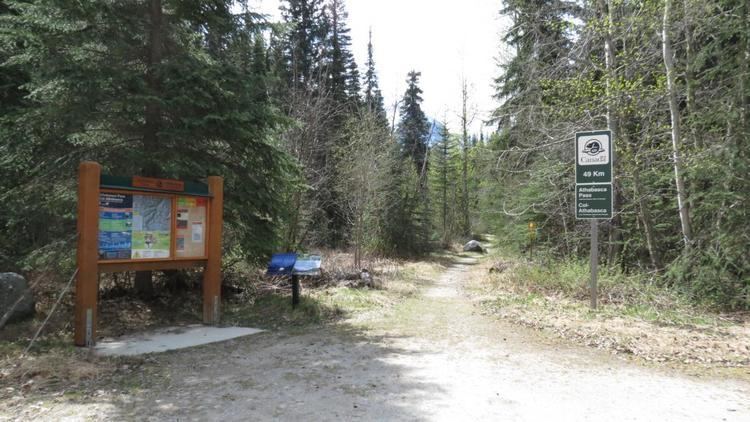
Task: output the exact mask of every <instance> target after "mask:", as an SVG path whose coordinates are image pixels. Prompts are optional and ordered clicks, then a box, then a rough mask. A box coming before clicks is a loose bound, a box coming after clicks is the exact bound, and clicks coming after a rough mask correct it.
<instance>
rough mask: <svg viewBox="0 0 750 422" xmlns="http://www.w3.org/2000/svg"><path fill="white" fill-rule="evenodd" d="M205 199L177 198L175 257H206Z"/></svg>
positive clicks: (206, 202)
mask: <svg viewBox="0 0 750 422" xmlns="http://www.w3.org/2000/svg"><path fill="white" fill-rule="evenodd" d="M207 205H208V201H207V200H206V198H194V197H177V218H176V225H177V227H176V230H177V233H176V238H175V250H176V255H177V256H178V257H180V258H199V257H203V256H205V255H206V230H207V227H206V207H207Z"/></svg>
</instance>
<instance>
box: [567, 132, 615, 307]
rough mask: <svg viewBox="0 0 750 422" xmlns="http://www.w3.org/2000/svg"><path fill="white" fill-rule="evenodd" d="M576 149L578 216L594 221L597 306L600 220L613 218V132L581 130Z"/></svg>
mask: <svg viewBox="0 0 750 422" xmlns="http://www.w3.org/2000/svg"><path fill="white" fill-rule="evenodd" d="M575 148H576V190H575V209H576V211H575V212H576V218H577V219H583V220H591V283H590V286H589V289H590V293H591V307H592V308H594V309H596V306H597V297H598V295H599V293H598V291H597V277H598V270H599V220H600V219H602V220H608V219H611V218H612V211H613V208H614V205H613V197H614V195H613V192H612V179H613V176H612V164H613V159H612V157H613V154H612V150H613V148H614V142H613V140H612V131H610V130H598V131H592V132H578V133H576V139H575Z"/></svg>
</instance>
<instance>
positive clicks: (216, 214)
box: [203, 176, 224, 324]
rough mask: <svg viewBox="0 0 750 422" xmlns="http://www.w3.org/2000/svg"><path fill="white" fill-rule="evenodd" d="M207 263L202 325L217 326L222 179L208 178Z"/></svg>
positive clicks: (222, 220)
mask: <svg viewBox="0 0 750 422" xmlns="http://www.w3.org/2000/svg"><path fill="white" fill-rule="evenodd" d="M208 191H209V193H211V201H210V205H209V207H210V208H209V214H208V216H209V217H208V224H209V227H208V261H207V262H206V268H205V269H204V271H203V323H204V324H218V323H219V315H220V312H221V229H222V226H223V224H224V218H223V212H224V179H223V178H221V177H219V176H209V177H208Z"/></svg>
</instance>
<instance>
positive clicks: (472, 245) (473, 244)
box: [464, 240, 484, 252]
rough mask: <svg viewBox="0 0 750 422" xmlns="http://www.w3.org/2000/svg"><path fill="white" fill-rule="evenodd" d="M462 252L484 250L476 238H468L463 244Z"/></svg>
mask: <svg viewBox="0 0 750 422" xmlns="http://www.w3.org/2000/svg"><path fill="white" fill-rule="evenodd" d="M464 252H484V248H483V247H482V244H481V243H479V242H477V241H476V240H470V241H469V242H468V243H466V244H465V245H464Z"/></svg>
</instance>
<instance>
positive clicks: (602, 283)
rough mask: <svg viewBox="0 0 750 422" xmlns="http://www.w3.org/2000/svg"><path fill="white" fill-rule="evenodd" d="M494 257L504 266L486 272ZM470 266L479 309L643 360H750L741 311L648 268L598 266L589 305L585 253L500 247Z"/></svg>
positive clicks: (749, 332)
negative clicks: (720, 309)
mask: <svg viewBox="0 0 750 422" xmlns="http://www.w3.org/2000/svg"><path fill="white" fill-rule="evenodd" d="M497 261H501V262H502V263H503V264H504V265H502V267H504V268H505V270H504V271H501V272H499V273H498V272H494V273H489V272H488V270H489V268H490V267H491V266H492V265H493V264H494V263H496V262H497ZM474 271H475V272H474V277H473V282H472V290H473V291H474V294H475V295H476V296H478V297H479V301H480V303H481V305H482V307H483V309H484V311H485V312H486V313H489V314H495V315H498V316H500V317H502V318H505V319H507V320H510V321H512V322H514V323H517V324H521V325H525V326H529V327H532V328H535V329H540V330H544V331H546V332H550V333H553V334H555V335H556V336H559V337H563V338H566V339H568V340H571V341H574V342H577V343H582V344H585V345H588V346H593V347H598V348H605V349H610V350H612V351H613V352H614V353H623V354H629V355H633V356H637V357H639V358H641V359H642V361H644V362H654V363H656V362H661V363H663V362H670V364H675V365H686V368H688V369H689V370H690V371H692V370H695V368H696V367H695V366H691V365H696V364H697V365H699V366H700V367H701V368H712V369H711V370H712V371H718V372H716V373H717V374H727V375H729V376H733V377H735V376H737V374H739V373H741V374H742V377H745V378H746V377H747V375H748V374H750V373H744V372H742V371H740V372H737V371H735V372H732V371H734V369H733V368H746V367H747V366H748V365H750V360H748V357H747V350H750V324H749V323H748V322H749V321H748V319H747V316H744V317H743V316H741V315H738V316H733V317H732V318H727V317H726V316H725V315H721V314H719V313H717V312H715V311H713V310H712V309H711V308H709V307H706V306H702V305H699V304H696V303H694V302H693V301H691V300H690V299H689V298H687V297H685V296H684V295H683V294H682V293H681V292H679V291H676V290H674V289H671V288H669V287H668V286H665V285H662V284H660V283H659V282H658V281H657V280H655V279H653V277H651V276H650V275H649V274H643V273H640V274H638V273H634V274H623V273H622V272H620V271H616V270H611V269H608V268H606V267H604V268H600V273H599V283H598V288H599V295H598V303H599V306H598V308H597V309H595V310H594V309H591V308H590V306H589V300H590V297H589V280H590V272H589V265H588V262H587V261H574V260H569V261H556V260H550V259H543V258H542V259H538V260H537V261H529V260H527V259H525V257H524V258H522V257H520V256H518V255H517V254H514V253H510V252H508V250H507V249H505V250H503V249H502V248H500V250H499V251H498V252H495V253H494V254H493V255H491V256H490V257H489V259H487V260H485V261H484V262H483V263H482V264H480V265H479V266H477V268H476V269H475V270H474ZM722 371H723V372H722Z"/></svg>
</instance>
